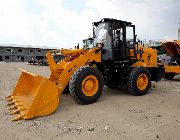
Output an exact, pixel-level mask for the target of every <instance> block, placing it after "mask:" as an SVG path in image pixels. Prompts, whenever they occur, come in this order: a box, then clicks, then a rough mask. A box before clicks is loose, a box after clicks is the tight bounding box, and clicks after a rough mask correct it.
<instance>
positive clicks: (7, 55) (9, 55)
mask: <svg viewBox="0 0 180 140" xmlns="http://www.w3.org/2000/svg"><path fill="white" fill-rule="evenodd" d="M21 50H22V52H20V51H21ZM47 50H50V49H41V48H22V47H4V46H0V61H5V62H22V61H24V62H27V61H29V60H31V59H32V57H33V58H34V59H35V60H37V59H40V58H41V57H43V58H45V55H46V52H47Z"/></svg>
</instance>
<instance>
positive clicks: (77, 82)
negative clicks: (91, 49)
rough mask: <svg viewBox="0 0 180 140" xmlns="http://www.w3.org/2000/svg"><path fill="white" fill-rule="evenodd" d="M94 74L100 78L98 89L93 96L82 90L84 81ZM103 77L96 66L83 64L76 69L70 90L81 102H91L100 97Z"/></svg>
mask: <svg viewBox="0 0 180 140" xmlns="http://www.w3.org/2000/svg"><path fill="white" fill-rule="evenodd" d="M88 75H93V76H95V77H96V78H97V80H98V84H99V86H98V90H97V92H96V93H95V94H94V95H93V96H86V95H85V94H84V93H83V91H82V82H83V80H84V79H85V78H86V77H87V76H88ZM103 86H104V84H103V78H102V74H101V72H100V71H99V70H98V69H97V68H94V67H89V66H83V67H81V68H79V69H78V70H76V71H75V72H74V74H73V75H72V76H71V78H70V81H69V91H70V94H71V95H72V96H73V98H74V99H75V101H76V102H78V103H79V104H91V103H94V102H96V101H97V100H98V98H100V96H101V94H102V91H103Z"/></svg>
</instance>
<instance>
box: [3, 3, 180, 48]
mask: <svg viewBox="0 0 180 140" xmlns="http://www.w3.org/2000/svg"><path fill="white" fill-rule="evenodd" d="M179 5H180V0H0V18H1V19H0V44H18V45H33V46H47V47H54V48H73V47H74V46H75V45H77V44H78V43H80V44H82V40H83V39H85V38H87V37H88V36H89V35H92V22H94V21H99V20H101V19H102V18H116V19H120V20H125V21H130V22H132V23H133V24H135V25H136V34H137V36H138V38H140V39H141V40H145V39H146V40H175V39H177V29H178V26H179V25H178V23H179V22H180V20H179V19H180V8H179Z"/></svg>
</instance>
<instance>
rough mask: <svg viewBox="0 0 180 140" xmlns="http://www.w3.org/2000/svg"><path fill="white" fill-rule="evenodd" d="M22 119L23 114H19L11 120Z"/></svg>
mask: <svg viewBox="0 0 180 140" xmlns="http://www.w3.org/2000/svg"><path fill="white" fill-rule="evenodd" d="M22 119H23V115H19V116H17V117H16V118H14V119H12V121H18V120H22Z"/></svg>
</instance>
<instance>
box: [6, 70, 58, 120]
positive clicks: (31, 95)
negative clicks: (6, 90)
mask: <svg viewBox="0 0 180 140" xmlns="http://www.w3.org/2000/svg"><path fill="white" fill-rule="evenodd" d="M6 98H7V101H8V102H9V103H8V105H9V106H10V110H13V109H15V110H14V111H12V112H11V113H10V114H11V115H12V114H19V115H18V116H16V117H15V118H14V119H13V120H14V121H15V120H20V119H31V118H34V117H38V116H45V115H49V114H51V113H53V112H54V111H55V110H56V108H57V106H58V104H59V96H58V88H57V86H56V84H55V83H53V82H51V81H50V80H49V79H47V78H45V77H42V76H39V75H36V74H33V73H30V72H27V71H25V70H22V74H21V76H20V78H19V81H18V83H17V85H16V87H15V89H14V91H13V93H12V95H10V96H8V97H6Z"/></svg>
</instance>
